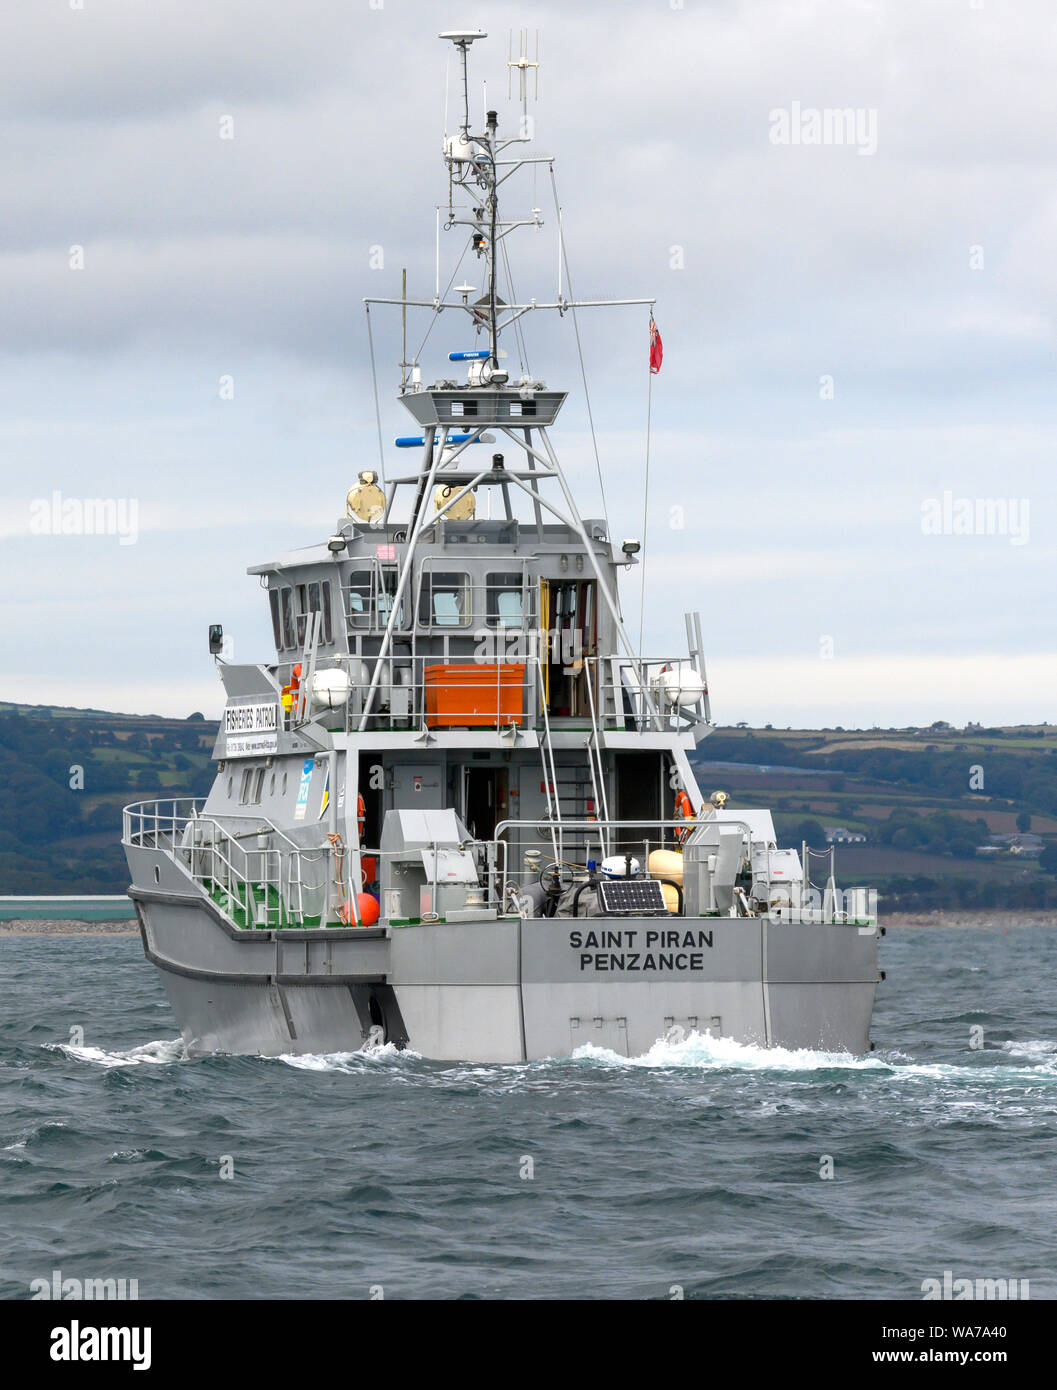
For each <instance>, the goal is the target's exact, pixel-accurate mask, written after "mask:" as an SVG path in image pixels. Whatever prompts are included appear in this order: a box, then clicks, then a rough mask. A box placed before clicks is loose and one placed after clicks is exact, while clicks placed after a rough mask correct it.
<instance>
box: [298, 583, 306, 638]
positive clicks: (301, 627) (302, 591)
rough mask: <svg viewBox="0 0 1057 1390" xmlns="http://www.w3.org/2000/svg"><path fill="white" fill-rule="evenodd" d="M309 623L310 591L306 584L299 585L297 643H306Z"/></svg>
mask: <svg viewBox="0 0 1057 1390" xmlns="http://www.w3.org/2000/svg"><path fill="white" fill-rule="evenodd" d="M307 624H308V591H307V589H306V587H305V585H304V584H298V586H297V645H298V646H299V647H303V646H304V645H305V628H306V626H307Z"/></svg>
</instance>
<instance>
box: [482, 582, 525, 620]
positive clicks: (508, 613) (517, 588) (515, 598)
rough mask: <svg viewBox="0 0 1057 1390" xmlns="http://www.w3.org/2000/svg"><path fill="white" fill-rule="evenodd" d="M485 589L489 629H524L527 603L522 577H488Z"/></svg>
mask: <svg viewBox="0 0 1057 1390" xmlns="http://www.w3.org/2000/svg"><path fill="white" fill-rule="evenodd" d="M485 588H486V594H487V599H486V607H487V616H488V625H489V627H513V628H519V627H522V626H523V625H524V622H525V603H524V589H523V585H522V582H521V575H520V574H513V573H511V574H489V575H486V577H485Z"/></svg>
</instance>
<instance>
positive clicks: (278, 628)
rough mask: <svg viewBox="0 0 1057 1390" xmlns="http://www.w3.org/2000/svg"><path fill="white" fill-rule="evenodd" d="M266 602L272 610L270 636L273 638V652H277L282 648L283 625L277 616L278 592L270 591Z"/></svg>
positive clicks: (276, 590) (275, 590)
mask: <svg viewBox="0 0 1057 1390" xmlns="http://www.w3.org/2000/svg"><path fill="white" fill-rule="evenodd" d="M268 602H269V603H270V604H271V609H272V636H273V637H274V638H275V650H276V651H279V650H280V649H281V647H282V646H283V623H282V618H281V617H280V615H279V590H278V589H272V590H271V592H270V593H269V594H268Z"/></svg>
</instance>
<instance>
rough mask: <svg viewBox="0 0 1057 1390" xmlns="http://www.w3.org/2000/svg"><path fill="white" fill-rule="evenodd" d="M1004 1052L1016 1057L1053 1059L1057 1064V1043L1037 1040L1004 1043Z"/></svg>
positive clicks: (1043, 1039) (1042, 1039)
mask: <svg viewBox="0 0 1057 1390" xmlns="http://www.w3.org/2000/svg"><path fill="white" fill-rule="evenodd" d="M1002 1051H1003V1052H1011V1053H1012V1054H1013V1055H1014V1056H1015V1057H1037V1058H1052V1059H1053V1061H1055V1062H1057V1042H1050V1041H1048V1040H1047V1039H1045V1038H1036V1039H1033V1040H1031V1041H1028V1042H1004V1043H1003V1044H1002Z"/></svg>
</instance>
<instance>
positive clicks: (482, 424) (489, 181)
mask: <svg viewBox="0 0 1057 1390" xmlns="http://www.w3.org/2000/svg"><path fill="white" fill-rule="evenodd" d="M440 37H441V38H442V39H447V40H450V41H451V42H452V43H453V44H454V45H455V48H456V50H457V51H458V54H459V60H460V62H461V65H462V96H463V109H462V113H461V120H460V121H459V124H458V133H457V134H456V135H453V136H451V137H448V136H445V140H444V160H445V163H446V165H447V168H448V178H449V206H448V219H447V222H446V224H445V229H446V230H450V229H451V228H453V227H456V226H463V227H467V228H468V229H469V235H470V248H469V249H472V250H473V251H474V253H475V255H476V256H477V257H478V259H479V260H483V261H484V268H485V271H486V275H487V280H486V286H487V288H486V290H485V293H484V295H483V296H482V297H481V298H480V299H479V300H477V301H476V302H475V303H474V302H471V294H472V293H473V288H472V287H471V286H470V285H468V284H466V285H461V286H458V287H456V291H455V292H456V293H457V294H458V295H460V297H461V303H459V302H451V303H449V302H445V301H442V300H441V299H440V297H439V279H438V294H437V296H436V297H435V298H434V299H432V300H409V299H408V297H407V292H406V282H405V285H404V292H403V294H402V295H401V297H400V299H399V300H393V299H381V298H379V299H376V298H373V297H372V298H369V299H367V300H365V303H367V304H372V303H381V304H394V305H395V304H398V305H399V306H400V308H401V314H402V316H404V317H405V318H406V313H407V310H408V308H423V309H428V310H431V311H432V312H433V313H434V314H439V313H442V312H443V311H444V310H445V309H448V308H452V309H462V310H463V311H464V312H466V313H468V314H469V315H470V318H471V321H472V323H473V326H474V331H475V333H476V334H478V335H479V334H481V332H482V330H485V331H486V332H487V344H488V346H487V349H485V348H474V349H472V350H453V351H451V352H449V353H448V359H449V361H450V362H457V363H465V364H466V366H467V380H466V382H465V384H464V385H457V384H456V383H455V382H453V381H450V380H449V381H441V380H438V381H437V382H436V383H435V384H434V385H432V386H428V387H425V386H423V385H422V384H421V383H418V384H415V383H414V382H412V383H411V385H410V389H406V388H407V385H408V384H407V381H406V378H405V379H404V380H402V383H401V394H400V397H399V399H400V402H401V404H402V405H403V406H404V407H405V409H407V410H408V412H409V413H410V414H411V415H412V416H413V417H414V419H415V421H416V423H417V424H418V426H419V428H420V429H421V432H422V433H421V436H411V437H401V438H399V439H398V440H397V441H396V443H397V445H398V447H402V448H411V447H419V448H421V449H422V450H423V453H422V458H421V464H420V468H419V471H418V473H417V474H415V475H413V476H411V477H404V478H397V479H394V480H393V486H394V488H395V487H397V486H400V485H405V484H411V485H413V486H414V488H415V496H414V504H413V507H412V516H411V525H410V527H409V529H408V531H407V533H406V534H407V551H406V553H405V555H404V558H403V564H402V567H401V571H400V575H399V580H398V590H399V592H400V594H401V595H402V593H403V591H404V589H405V588H406V586H407V583H408V580H409V578H410V575H411V571H412V565H413V558H414V553H415V550H416V548H417V545H418V542H419V540H420V537H421V535H422V533H423V531H424V530H425V524H424V523H425V514H426V509H427V507H428V505H429V498H430V495H431V489H432V487H433V484H434V482H435V481H436V480H437V476H438V471H440V472H441V475H442V476H443V477H445V478H449V479H450V482H449V483H448V484H447V487H448V490H449V492H450V494H451V495H450V496H449V498H448V500H447V501H446V502H445V503H444V505H443V506H439V505H438V509H437V511H436V513H435V515H434V518H433V520H434V521H438V520H441V519H442V518H443V516H444V515H445V514H446V513H447V512H448V511H449V510H450V509H451V508H452V507H453V506H454V505H455V504H456V503H457V502H458V501H460V500H461V498H462V497H463V496H464V495H466V494H467V493H469V492H470V491H472V490H475V489H476V488H477V487H479V486H502V488H503V490H504V497H505V498H506V499H507V510H508V511H509V496H510V492H509V489H510V486H514V487H516V488H518V489H520V490H521V491H523V492H525V493H527V494H528V496H529V497H530V498H531V500H532V504H533V508H534V513H535V516H536V523H537V528H541V524H542V523H541V509H545V510H546V511H548V512H549V513H550V514H551V515H552V516H553V517H555V518H556V519H557V520H558V521H559V522H560V523H561V524H563V525H564V526H566V527H568V528H569V530H570V532H571V533H572V534H574V535H575V536H576V537H577V539H578V540H579V541H580V543H581V544H582V545H583V547H584V551H585V554H586V558H587V560H588V562H589V564H590V566H591V569H592V570H593V572H594V574H595V578H596V580H597V583H598V588H599V593H600V596H601V598H602V601H603V602H604V604H605V605H606V607H607V608H608V610H609V613H610V615H611V618H612V621H613V623H614V625H615V631H616V636H617V643H618V645H619V646H622V647H623V648H624V651H625V652H626V654H627V657H628V658H629V661H630V664H631V667H632V669H633V671H634V672H635V676H636V680H637V683H638V686H639V689H640V691H641V693H642V699H643V704H644V708H645V710H646V711H648V717H649V719H650V722H651V724H652V721H653V720H654V718H656V717H657V711H656V706H655V704H654V701H653V698H652V696H651V694H650V691H649V688H648V683H647V681H646V679H645V677H644V672H643V668H642V664H641V660H640V659H639V656H638V655H637V654H636V652H635V650H634V648H633V646H632V644H631V641H630V639H629V637H628V635H627V632H626V631H625V628H624V623H623V619H622V617H621V614H620V606H619V602H618V600H617V596H616V592H615V582H614V579H613V576H612V575H610V574H608V573H607V572H606V569H607V567H606V566H604V565H603V564H601V563H600V562H599V557H598V555H597V554H596V551H595V545H596V543H597V542H598V541H599V540H602V539H604V540H605V541H606V542H608V543H610V544H611V543H612V537H609V536H606V537H604V538H603V537H600V536H597V535H593V536H589V535H588V533H587V529H586V527H585V525H584V522H583V520H582V518H581V516H580V514H579V511H578V510H577V508H576V504H575V501H574V499H573V495H572V491H571V489H570V487H569V485H568V483H567V481H566V479H565V476H564V474H563V472H562V468H561V465H560V463H559V461H558V458H557V455H556V454H555V452H554V449H553V447H552V446H551V443H550V440H549V438H548V436H547V427H548V426H549V425H551V424H552V423H553V421H554V418H555V416H556V415H557V413H558V411H559V410H560V409H561V406H562V404H563V403H564V401H565V398H566V397H565V392H564V391H555V390H548V388H547V387H546V386H545V385H544V383H543V382H542V381H538V380H535V379H533V378H532V377H531V376H529V375H526V374H524V370H523V373H522V375H521V376H520V378H519V379H518V380H517V381H515V382H510V377H509V373H508V372H507V371H505V370H503V368H502V363H501V355H502V354H501V350H500V346H499V339H500V333H501V331H502V330H503V329H504V328H508V327H510V326H511V325H512V324H513V323H514V322H516V320H517V319H519V318H521V317H522V316H523V315H524V314H527V313H530V312H533V311H535V310H537V309H557V310H558V311H559V313H562V314H564V313H565V312H566V311H567V310H569V309H575V308H580V307H584V308H586V307H589V306H594V305H598V306H601V305H618V304H619V305H638V304H641V305H650V306H651V307H652V305H653V304H654V302H655V301H654V300H653V299H621V300H584V301H570V300H568V299H565V298H562V297H559V299H558V301H557V302H556V303H552V304H548V303H539V302H537V301H536V300H530V301H529V302H527V303H522V304H505V303H504V302H503V301H502V300H501V299H500V297H499V294H498V287H497V280H498V263H497V256H498V249H499V243H500V242H501V241H502V239H503V237H504V236H506V235H507V234H508V233H509V232H511V231H513V230H515V229H516V228H519V227H524V226H531V227H535V228H537V229H539V228H540V227H541V226H542V220H541V218H540V215H539V209H538V208H533V209H532V215H531V217H522V218H517V217H515V218H512V219H509V220H504V219H502V218H501V217H500V212H499V185H500V183H503V182H505V181H506V179H507V178H509V177H510V176H511V175H512V174H514V173H516V172H517V171H518V170H519V169H521V168H523V167H524V166H526V165H529V164H547V165H550V166H552V165H553V158H552V157H551V156H549V155H534V154H530V153H528V152H527V151H524V150H521V149H518V148H517V147H518V146H523V145H526V144H528V143H529V142H530V140H531V135H530V134H529V131H530V127H531V121H530V119H529V117H528V114H527V101H528V96H527V69H530V68H531V69H534V70H535V71H536V74H537V82H538V66H539V62H538V58H539V46H538V40H537V48H536V54H537V57H536V61H535V62H531V61H530V60H529V59H528V57H527V54H526V52H525V46H526V41H525V40H524V38H523V39H522V53H521V56H520V57H519V58H518V60H517V61H516V62H509V63H508V68H510V69H517V70H518V75H519V79H520V97H521V106H522V118H521V133H520V134H518V135H514V136H510V137H506V138H504V139H502V140H501V139H500V138H499V133H498V127H499V120H498V115H497V113H496V112H495V111H494V110H487V111H486V112H485V128H484V131H483V132H481V133H475V132H474V131H473V129H472V128H471V121H470V104H469V74H468V54H469V49H470V46H471V45H472V44H473V43H475V42H476V41H477V40H478V39H483V38H486V37H487V35H486V34H485V33H484V32H483V31H482V30H480V29H460V30H449V31H445V32H444V33H442V34H441V35H440ZM501 171H502V172H501ZM456 190H458V192H459V193H460V194H465V195H466V196H467V197H468V198H469V201H470V207H469V208H468V209H466V208H464V207H461V206H460V207H458V208H457V207H456V205H455V193H456ZM558 232H559V256H560V255H561V249H562V248H561V243H560V236H561V228H560V226H559V229H558ZM512 297H513V296H512ZM500 315H502V316H503V318H502V322H500ZM402 356H403V361H402V366H403V369H404V370H405V371H406V367H407V360H406V359H407V351H406V345H405V347H404V351H403V355H402ZM460 427H461V428H463V429H464V430H465V431H466V433H456V431H457V430H459V429H460ZM486 429H494V430H496V431H497V433H499V432H501V433H503V434H505V435H507V436H508V437H509V438H510V439H511V440H513V441H514V442H515V443H516V444H518V445H519V446H520V447H521V449H523V450H524V453H525V455H526V463H527V468H522V469H518V468H516V467H515V468H510V467H504V465H503V463H502V460H501V459H500V462H499V463H498V465H497V464H495V463H494V462H493V465H492V466H491V467H489V466H488V465H487V464H485V465H482V466H481V468H480V469H478V467H477V465H476V464H473V463H470V464H469V465H467V464H465V463H464V464H463V466H462V470H461V471H460V470H459V469H457V468H456V466H455V465H456V458H457V457H458V456H459V455H461V454H462V453H463V451H464V450H466V449H468V447H469V446H470V445H473V444H476V443H478V442H482V443H490V442H492V441H493V440H494V436H493V435H491V434H486V433H485V430H486ZM469 452H470V453H471V454H472V452H473V450H472V449H470V450H469ZM497 457H498V456H497ZM547 482H550V483H552V484H553V483H556V484H557V485H558V487H559V489H560V493H561V499H560V502H561V505H558V506H556V505H555V504H554V503H553V502H551V501H549V500H547V499H546V498H545V497H544V496H543V495H542V492H541V487H542V485H543V484H544V483H547ZM390 506H391V504H390ZM386 515H387V517H388V515H389V512H388V511H387V514H386ZM399 609H400V604H399V599H398V600H397V601H396V602H394V603H393V604H392V607H391V609H390V614H389V620H388V622H387V625H386V631H385V634H384V636H383V639H382V644H381V649H380V652H379V654H378V659H377V662H376V666H375V672H374V677H373V679H372V681H371V685H370V689H369V691H368V695H367V699H366V701H365V705H364V710H363V714H362V718H361V723H360V728H361V730H363V729H366V727H367V721H368V718H369V716H370V713H371V710H372V707H373V704H374V698H375V694H376V691H377V687H378V684H379V679H380V673H381V668H382V664H383V662H384V661H385V659H386V658H387V657H388V655H389V653H390V651H391V650H392V643H393V638H394V632H395V625H396V621H397V615H398V613H399Z"/></svg>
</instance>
